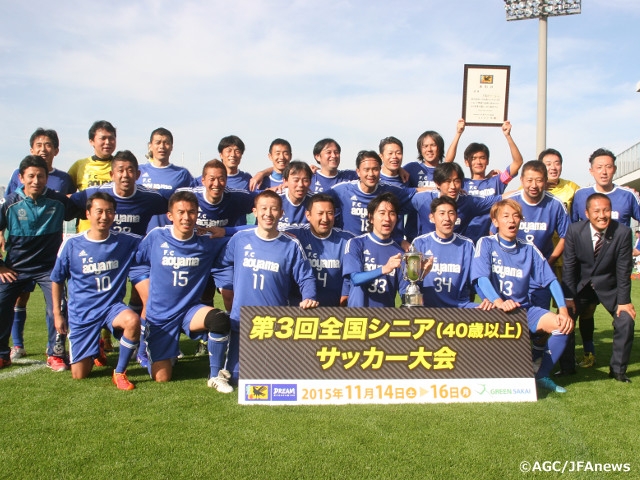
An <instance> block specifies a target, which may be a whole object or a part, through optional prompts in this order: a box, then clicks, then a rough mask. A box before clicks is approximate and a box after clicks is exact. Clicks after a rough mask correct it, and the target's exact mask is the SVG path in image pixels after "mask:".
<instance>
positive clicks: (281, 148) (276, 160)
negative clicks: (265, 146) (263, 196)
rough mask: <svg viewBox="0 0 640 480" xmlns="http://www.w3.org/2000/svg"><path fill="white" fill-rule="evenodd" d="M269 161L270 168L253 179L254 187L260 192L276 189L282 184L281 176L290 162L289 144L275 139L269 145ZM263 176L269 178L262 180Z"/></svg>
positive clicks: (282, 178) (280, 139)
mask: <svg viewBox="0 0 640 480" xmlns="http://www.w3.org/2000/svg"><path fill="white" fill-rule="evenodd" d="M269 160H271V164H272V166H271V167H269V168H267V169H265V170H263V171H262V172H260V173H259V174H258V175H256V176H255V177H254V180H255V183H256V186H259V187H260V188H261V189H262V190H266V189H267V188H273V187H278V186H280V185H282V183H283V182H284V177H283V175H282V174H283V173H284V169H285V168H287V165H289V162H290V161H291V144H290V143H289V142H288V141H286V140H284V139H282V138H276V139H275V140H274V141H272V142H271V145H269ZM265 175H269V176H268V177H267V178H264V179H262V178H263V177H264V176H265ZM256 179H261V180H256Z"/></svg>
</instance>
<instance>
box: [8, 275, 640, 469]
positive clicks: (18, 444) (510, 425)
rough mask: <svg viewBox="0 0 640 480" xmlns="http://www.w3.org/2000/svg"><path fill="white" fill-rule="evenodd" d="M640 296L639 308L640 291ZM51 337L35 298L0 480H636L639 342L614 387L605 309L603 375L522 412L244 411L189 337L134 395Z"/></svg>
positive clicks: (11, 379)
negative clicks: (76, 366)
mask: <svg viewBox="0 0 640 480" xmlns="http://www.w3.org/2000/svg"><path fill="white" fill-rule="evenodd" d="M633 298H634V299H640V281H634V282H633ZM44 331H45V328H44V312H43V302H42V297H41V294H40V292H39V291H36V292H35V293H34V294H33V296H32V300H31V302H30V304H29V309H28V320H27V327H26V332H25V339H26V344H27V345H26V348H27V351H28V353H29V356H28V357H26V358H25V359H24V361H25V363H23V364H16V365H14V366H12V367H10V368H8V369H4V370H1V371H0V399H1V400H2V405H3V407H2V413H0V418H1V421H0V433H1V434H2V438H3V442H2V445H1V446H0V468H1V469H2V474H1V475H0V476H1V477H2V478H43V479H45V478H46V479H53V478H78V479H92V478H96V479H97V478H102V479H104V478H118V479H120V478H167V479H169V478H222V479H225V478H229V479H235V478H246V479H253V478H260V479H262V478H269V479H272V478H278V479H280V478H282V479H297V478H313V479H315V478H319V479H325V478H331V479H335V478H391V479H396V478H398V479H404V478H407V479H409V478H410V479H428V478H436V479H440V478H451V479H458V478H462V479H507V478H557V477H559V476H561V474H559V473H553V472H529V473H522V472H521V469H520V465H521V462H523V461H528V462H530V463H531V464H534V462H536V461H539V462H543V461H548V462H553V461H561V462H563V463H564V462H565V461H584V462H593V463H594V464H595V463H630V464H631V471H630V472H628V473H601V472H600V473H598V472H589V471H587V472H584V471H583V472H574V473H568V472H567V473H565V474H564V475H566V476H568V478H589V479H595V478H627V479H630V478H640V461H639V460H637V457H636V455H638V450H639V445H640V433H639V432H640V413H639V409H638V406H639V404H640V401H639V400H640V344H639V343H638V339H637V338H636V346H635V349H634V352H633V356H632V364H631V365H630V368H629V371H628V373H629V376H630V377H631V379H632V380H633V383H632V384H622V383H619V382H615V381H614V380H611V379H609V378H608V377H607V373H608V370H609V369H608V359H609V355H610V353H611V336H612V328H611V319H610V318H609V316H608V314H607V313H606V312H605V311H604V310H603V309H602V307H599V309H598V312H597V316H596V337H595V340H596V353H597V360H598V364H597V368H595V369H581V371H579V372H578V374H577V375H575V376H573V377H569V378H568V379H564V378H563V379H562V380H561V381H559V382H558V383H560V384H561V385H564V386H566V387H567V388H568V390H569V391H568V393H566V394H564V395H560V394H556V393H549V394H547V393H542V394H541V395H540V396H539V400H538V402H536V403H525V404H515V403H502V404H500V403H494V404H455V405H447V404H438V405H370V406H369V405H366V406H355V405H348V406H322V407H309V406H297V407H290V406H279V407H267V406H257V405H256V406H239V405H238V404H237V395H236V394H235V393H234V394H231V395H222V394H219V393H217V392H216V391H213V390H212V389H209V388H207V386H206V380H205V379H206V377H207V373H208V360H207V359H206V358H203V357H193V356H191V355H190V354H192V353H193V351H194V349H195V344H194V343H193V342H190V341H187V340H185V341H184V342H183V343H182V350H183V351H184V352H185V354H187V356H186V358H185V359H183V360H181V361H180V363H179V365H178V366H177V367H176V369H175V371H174V381H172V382H170V383H168V384H155V383H153V382H152V381H151V380H150V379H149V376H148V375H147V374H146V372H145V371H143V370H142V368H140V367H139V366H138V365H137V364H131V365H130V369H129V377H130V379H131V380H132V381H133V382H134V383H135V384H136V389H135V390H133V391H131V392H122V391H118V390H116V389H115V387H114V386H113V385H112V384H111V371H112V369H111V368H97V369H95V370H94V372H93V374H92V376H91V377H90V378H89V379H87V380H83V381H74V380H72V379H71V374H70V373H69V372H62V373H54V372H51V371H50V370H48V369H47V368H43V367H42V363H43V362H44V360H45V357H44V355H43V354H42V353H41V352H43V350H44V348H45V343H46V339H45V334H44ZM636 337H637V335H636ZM577 343H578V344H580V340H579V338H578V342H577ZM577 354H578V355H581V354H582V351H581V348H580V347H579V348H578V350H577ZM36 362H38V363H36ZM115 362H116V354H115V353H113V354H110V363H111V365H112V366H115ZM560 468H561V467H560ZM566 468H567V469H570V468H571V467H570V465H568V466H567V467H566Z"/></svg>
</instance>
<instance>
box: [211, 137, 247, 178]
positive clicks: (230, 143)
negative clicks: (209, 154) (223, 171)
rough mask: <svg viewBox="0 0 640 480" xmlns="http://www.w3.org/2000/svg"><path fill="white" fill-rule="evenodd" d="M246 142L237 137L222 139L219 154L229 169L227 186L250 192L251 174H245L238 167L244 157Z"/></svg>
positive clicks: (219, 144)
mask: <svg viewBox="0 0 640 480" xmlns="http://www.w3.org/2000/svg"><path fill="white" fill-rule="evenodd" d="M244 150H245V146H244V142H243V141H242V140H241V139H240V137H238V136H236V135H229V136H227V137H224V138H222V139H220V142H219V143H218V153H219V154H220V160H221V161H222V163H223V164H224V166H225V167H226V168H227V186H228V187H229V188H233V189H236V190H249V183H250V182H251V174H250V173H247V172H243V171H242V170H240V169H239V168H238V167H239V166H240V162H241V161H242V156H243V155H244Z"/></svg>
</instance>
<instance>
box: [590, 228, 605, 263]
mask: <svg viewBox="0 0 640 480" xmlns="http://www.w3.org/2000/svg"><path fill="white" fill-rule="evenodd" d="M596 237H598V239H597V240H596V244H595V245H594V246H593V258H594V259H596V258H598V254H599V253H600V250H601V249H602V244H603V243H604V236H603V234H602V233H601V232H596Z"/></svg>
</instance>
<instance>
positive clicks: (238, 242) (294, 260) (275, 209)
mask: <svg viewBox="0 0 640 480" xmlns="http://www.w3.org/2000/svg"><path fill="white" fill-rule="evenodd" d="M253 214H254V215H255V217H256V219H257V221H258V225H257V226H256V228H252V229H249V230H243V231H241V232H238V233H236V234H235V235H234V236H233V237H231V239H230V240H229V243H228V244H227V246H226V248H225V251H224V255H222V256H221V258H220V260H219V262H218V265H217V266H218V267H221V268H230V269H231V268H232V269H233V290H234V298H233V308H232V309H231V342H230V344H229V358H228V365H229V370H230V371H231V372H232V380H233V381H234V382H237V381H238V377H239V371H240V365H239V343H240V337H239V335H240V307H247V306H288V305H289V292H290V291H291V288H292V286H293V285H298V287H299V289H300V294H301V298H302V301H301V302H300V303H299V306H300V308H304V309H306V308H313V307H317V306H318V301H317V300H316V282H315V278H314V276H313V272H312V270H311V266H310V265H309V261H308V260H307V257H306V255H305V254H304V250H303V249H302V246H301V245H300V242H299V241H298V240H296V239H294V238H292V237H291V236H289V235H286V234H284V233H281V232H279V231H278V220H279V219H280V217H281V216H282V198H280V197H279V196H278V194H277V193H275V192H273V191H271V190H265V191H263V192H261V193H259V194H258V195H257V196H256V198H255V207H254V208H253Z"/></svg>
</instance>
